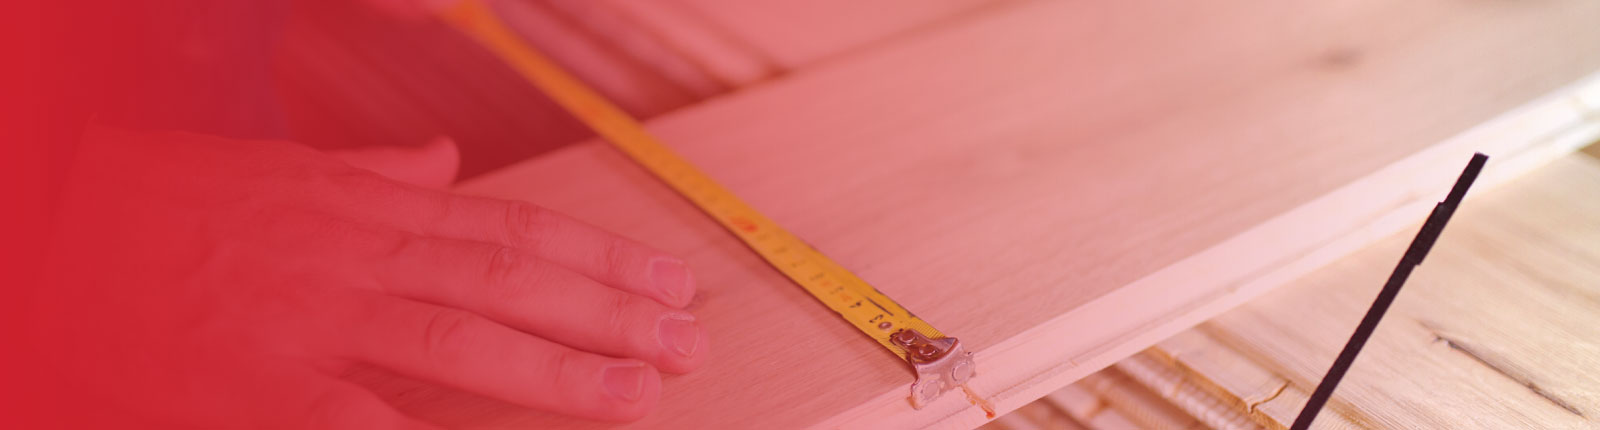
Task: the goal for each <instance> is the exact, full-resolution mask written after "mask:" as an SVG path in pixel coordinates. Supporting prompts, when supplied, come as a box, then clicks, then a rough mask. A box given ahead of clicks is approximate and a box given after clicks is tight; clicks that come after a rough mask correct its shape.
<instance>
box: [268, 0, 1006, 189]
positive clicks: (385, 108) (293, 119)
mask: <svg viewBox="0 0 1600 430" xmlns="http://www.w3.org/2000/svg"><path fill="white" fill-rule="evenodd" d="M490 3H491V4H493V5H494V6H495V9H496V10H497V11H499V12H500V13H501V15H502V16H503V17H504V18H505V19H506V20H507V21H508V22H510V23H511V24H512V25H513V26H514V27H515V28H516V29H517V30H518V31H519V33H521V34H522V35H523V36H524V37H525V38H526V40H527V41H528V42H529V43H530V44H532V45H535V46H537V47H539V48H540V49H541V50H543V51H545V52H546V53H547V54H549V55H550V56H551V57H552V58H553V59H554V60H555V61H556V62H558V63H560V64H561V65H562V66H563V67H565V68H567V69H568V70H569V71H571V72H573V73H574V74H576V75H578V76H579V77H580V78H582V79H584V80H585V81H586V82H587V83H588V84H589V85H591V86H594V87H595V88H596V89H598V90H600V91H601V92H602V93H603V94H605V95H606V97H607V98H609V99H611V100H613V101H615V102H617V103H618V104H619V105H620V106H622V107H623V108H625V109H627V110H628V111H629V112H630V113H631V114H633V115H635V116H638V117H641V118H652V117H654V116H656V115H660V114H662V113H665V112H669V111H672V110H674V109H678V108H681V107H684V106H688V105H691V104H693V103H696V102H699V101H701V100H705V99H708V98H711V97H715V96H717V95H720V94H724V93H727V92H730V91H737V90H738V89H740V88H743V87H746V86H749V85H752V84H756V83H759V82H763V81H766V80H769V79H773V78H776V77H778V76H782V75H784V74H786V73H789V72H791V71H793V70H796V69H798V68H803V67H806V66H808V65H811V64H815V63H818V62H821V61H824V60H826V59H827V58H831V57H834V56H840V55H843V54H844V53H848V52H853V51H857V50H865V49H869V48H870V47H872V46H875V45H877V44H881V43H884V42H885V41H887V40H892V39H895V38H897V37H903V36H904V35H906V34H908V33H915V32H917V31H919V30H922V29H925V28H929V27H934V26H937V25H938V24H940V23H942V22H945V21H947V20H951V19H956V18H958V17H961V16H964V15H969V14H973V13H977V12H981V11H982V10H984V9H985V8H986V5H989V4H1002V3H1005V2H1004V1H996V0H987V1H986V0H869V1H863V0H830V1H792V0H762V1H748V0H731V1H707V0H661V1H626V0H605V1H594V0H491V1H490ZM292 9H293V14H292V16H291V17H290V19H289V22H288V23H287V26H286V28H285V29H284V31H283V42H282V47H281V49H280V50H279V52H277V57H278V61H277V63H278V67H277V68H278V72H279V73H278V75H279V78H280V79H279V81H280V82H279V86H280V90H281V91H280V92H281V95H282V99H283V103H284V105H285V110H286V111H287V112H288V113H289V119H290V123H291V124H290V125H291V130H290V136H288V137H291V138H293V139H294V140H296V141H300V142H304V143H307V144H311V145H313V146H318V147H324V148H348V147H359V146H380V145H421V144H423V143H426V142H428V141H431V140H432V139H433V138H434V137H435V136H440V135H447V136H451V137H453V138H455V140H456V142H457V144H458V145H459V146H461V147H462V148H463V159H462V161H463V166H462V177H463V178H470V177H473V176H476V175H478V174H481V173H483V172H486V171H489V170H492V169H495V168H499V167H502V166H505V165H509V164H512V163H515V162H517V161H521V160H523V159H526V158H529V157H532V156H536V155H539V154H543V153H545V152H547V151H550V150H552V149H555V148H559V147H561V146H563V145H566V144H571V143H575V142H578V141H581V139H583V138H586V137H588V136H590V134H589V133H588V131H587V130H586V129H584V128H583V127H582V126H581V125H579V124H578V123H576V122H575V121H573V120H571V119H570V118H568V117H567V116H566V114H565V113H564V112H562V111H561V110H560V108H558V107H556V106H554V105H553V104H551V103H550V102H549V101H548V100H547V99H546V98H544V97H543V95H541V94H539V93H538V92H537V91H535V90H534V89H532V88H531V87H529V86H528V85H526V84H525V83H524V82H523V81H522V80H521V79H520V78H519V77H517V76H516V75H515V74H514V73H512V72H511V71H510V70H509V69H507V68H506V67H504V66H503V65H501V64H499V63H498V62H497V61H496V60H495V59H494V58H492V57H491V56H490V55H489V54H488V53H487V52H485V51H484V50H482V49H480V48H479V47H477V46H476V45H474V44H473V43H472V42H471V41H470V40H468V39H467V38H465V37H462V36H461V35H460V34H456V33H455V32H454V31H453V30H451V29H449V28H447V27H445V26H443V25H441V24H440V23H439V22H436V21H433V20H429V19H401V18H399V17H396V16H392V15H386V14H384V13H380V12H379V11H377V10H374V8H372V7H370V2H367V1H366V0H304V1H295V2H294V7H293V8H292ZM263 54H264V53H263Z"/></svg>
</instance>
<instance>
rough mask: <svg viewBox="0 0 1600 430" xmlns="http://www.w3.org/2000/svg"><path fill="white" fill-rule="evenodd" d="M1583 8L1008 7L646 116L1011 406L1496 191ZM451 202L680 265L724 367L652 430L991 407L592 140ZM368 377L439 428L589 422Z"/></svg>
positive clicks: (881, 418)
mask: <svg viewBox="0 0 1600 430" xmlns="http://www.w3.org/2000/svg"><path fill="white" fill-rule="evenodd" d="M1596 19H1600V4H1597V3H1595V2H1590V1H1581V0H1580V1H1551V2H1540V3H1515V4H1512V3H1496V2H1478V3H1467V2H1451V3H1442V2H1437V3H1405V4H1394V3H1392V2H1382V1H1375V0H1374V1H1359V2H1340V3H1337V4H1333V3H1329V4H1322V3H1311V4H1292V5H1291V4H1281V3H1276V2H1268V1H1265V0H1249V1H1234V2H1227V3H1222V4H1204V5H1201V4H1196V5H1186V4H1171V3H1167V2H1156V1H1128V2H1058V1H1032V2H1015V3H1007V4H1005V5H1004V7H997V8H996V9H994V10H990V11H987V12H986V13H983V14H981V15H977V16H974V17H972V18H970V19H965V20H960V21H958V22H950V23H946V24H944V25H942V26H940V28H938V29H936V30H930V31H926V32H923V33H921V34H918V35H916V37H909V38H904V39H901V40H897V41H895V42H894V43H888V44H884V45H883V46H879V47H876V48H875V49H872V50H869V51H857V52H854V53H850V54H847V55H844V56H842V57H839V58H835V59H834V60H832V61H827V62H824V63H822V64H818V65H815V66H813V67H809V68H807V69H806V70H803V71H800V72H796V73H793V74H791V75H789V76H786V77H784V78H782V79H778V80H775V81H771V82H768V83H765V84H762V85H757V86H754V87H750V88H747V89H745V90H743V91H740V92H738V93H736V94H732V95H728V96H724V97H721V98H718V99H715V100H712V101H710V102H706V103H701V104H698V105H695V106H693V107H689V108H685V109H681V110H677V111H673V112H671V113H668V114H666V115H663V116H660V117H657V118H655V119H653V120H651V121H650V122H649V126H650V128H651V129H652V131H654V132H656V133H657V134H658V135H659V136H660V137H662V138H663V139H664V140H665V141H667V142H668V143H670V144H672V145H673V146H674V147H675V148H676V149H678V150H679V151H680V152H681V153H682V154H683V155H685V156H686V157H687V158H689V159H690V160H693V161H694V162H696V163H697V164H698V165H700V166H702V167H703V168H704V169H705V170H706V171H707V172H708V173H710V174H711V175H712V176H713V177H716V178H718V179H719V180H721V181H722V182H723V183H724V184H726V185H727V186H729V187H730V188H731V189H733V190H734V191H735V192H737V193H739V194H740V195H742V196H744V197H745V198H746V199H747V200H748V201H750V203H752V204H753V205H754V206H755V207H757V208H759V209H761V210H763V211H764V212H766V213H767V214H768V215H770V216H772V217H773V218H774V219H775V220H777V221H778V222H779V223H781V224H783V225H785V226H787V227H789V228H790V229H791V230H793V231H795V232H796V233H797V234H799V235H800V236H802V237H804V238H806V239H808V240H809V241H810V242H811V243H813V244H814V245H816V246H817V247H818V248H819V249H821V250H822V251H823V252H825V253H827V254H829V255H830V256H832V257H834V258H835V259H836V260H838V261H839V262H840V263H841V264H843V265H844V266H846V267H848V268H850V269H852V270H854V271H856V272H857V273H858V274H859V275H861V276H862V277H863V278H864V279H866V280H868V281H869V282H872V283H874V284H875V285H876V286H877V287H878V288H879V289H881V290H883V291H884V292H885V293H887V294H889V295H890V296H892V297H895V298H896V299H898V300H899V301H900V302H901V303H902V304H904V305H906V306H907V307H908V308H910V309H914V310H916V311H917V312H918V314H919V316H922V317H923V318H925V319H927V320H928V321H930V322H932V323H933V324H934V325H936V326H938V327H940V328H941V329H942V330H944V331H945V332H947V333H949V334H952V335H955V336H959V337H960V338H961V339H962V340H963V341H964V342H965V343H966V344H967V345H969V348H973V349H974V350H976V351H978V358H977V360H978V376H977V377H976V378H975V379H974V381H973V383H972V385H973V387H974V388H975V389H977V391H979V392H981V393H984V394H986V395H989V396H992V398H993V400H994V401H995V403H996V405H997V406H998V407H999V408H1000V409H1001V410H1002V412H1004V411H1009V410H1011V409H1015V408H1018V407H1020V406H1022V405H1024V404H1026V403H1028V402H1030V401H1032V400H1034V399H1036V398H1039V397H1043V396H1044V395H1046V394H1048V393H1050V392H1052V391H1055V390H1056V389H1058V388H1060V387H1062V386H1065V385H1066V384H1067V383H1069V382H1072V381H1073V380H1076V379H1078V378H1081V377H1083V376H1085V375H1087V374H1089V373H1091V372H1092V371H1094V370H1097V369H1099V368H1100V367H1104V366H1106V365H1109V364H1111V363H1112V362H1114V361H1116V360H1117V359H1120V358H1122V357H1125V356H1127V355H1130V354H1132V353H1134V352H1136V351H1138V350H1140V349H1143V348H1145V347H1147V346H1149V345H1151V344H1154V343H1155V342H1156V341H1158V340H1160V339H1163V338H1166V337H1168V336H1170V335H1171V334H1174V333H1176V332H1178V331H1180V330H1182V329H1183V328H1186V327H1189V326H1192V325H1194V324H1196V323H1198V322H1200V321H1202V320H1204V319H1205V318H1207V317H1209V316H1211V315H1215V314H1217V313H1220V312H1221V311H1223V310H1225V309H1227V308H1229V307H1231V306H1233V305H1236V304H1238V303H1241V302H1243V301H1244V300H1246V299H1248V298H1250V297H1253V296H1255V295H1257V294H1259V293H1261V292H1263V291H1266V290H1267V289H1270V288H1271V287H1274V286H1276V285H1279V284H1282V283H1284V282H1286V281H1288V280H1291V279H1294V278H1295V277H1297V276H1299V275H1301V274H1303V273H1305V272H1307V271H1309V270H1311V269H1314V268H1316V267H1318V266H1320V265H1322V264H1323V263H1326V262H1329V261H1332V260H1333V259H1335V258H1336V257H1338V256H1341V255H1344V254H1346V253H1348V252H1350V251H1352V250H1355V249H1358V248H1359V247H1361V246H1362V245H1365V244H1366V243H1368V242H1369V241H1371V240H1373V239H1376V238H1379V237H1383V236H1385V235H1386V234H1388V233H1390V232H1392V231H1394V230H1396V229H1399V228H1401V227H1402V226H1404V225H1407V224H1409V223H1411V222H1412V221H1414V220H1417V219H1420V218H1421V217H1422V216H1423V215H1425V214H1426V208H1427V207H1428V206H1430V205H1431V204H1432V201H1433V200H1436V199H1437V197H1436V194H1438V193H1441V192H1442V190H1443V189H1444V188H1445V187H1446V186H1447V185H1448V183H1449V180H1450V179H1453V178H1454V173H1455V172H1456V171H1458V170H1459V168H1460V164H1461V163H1463V162H1464V161H1465V160H1466V157H1467V155H1468V154H1470V153H1471V152H1472V151H1474V150H1481V151H1485V152H1489V153H1490V154H1491V155H1492V156H1494V157H1495V158H1494V161H1492V162H1491V164H1490V168H1489V169H1490V171H1489V174H1488V175H1487V176H1486V177H1485V178H1484V181H1485V182H1486V183H1493V182H1495V181H1497V180H1502V179H1503V178H1506V177H1510V176H1514V175H1515V174H1516V173H1520V172H1521V171H1523V170H1526V169H1528V168H1531V167H1534V166H1536V165H1538V164H1540V163H1542V162H1543V161H1545V160H1548V159H1550V158H1553V157H1554V156H1555V155H1556V154H1560V153H1563V152H1565V151H1569V150H1570V149H1572V148H1573V147H1576V146H1577V145H1578V144H1577V143H1576V142H1577V141H1576V140H1575V139H1577V138H1578V137H1573V136H1578V135H1583V134H1585V133H1587V134H1589V135H1592V134H1593V132H1594V129H1595V128H1596V127H1594V123H1593V121H1592V119H1593V116H1594V114H1593V112H1594V111H1595V110H1596V109H1597V107H1600V103H1589V102H1587V101H1585V99H1581V98H1578V97H1575V96H1574V94H1578V93H1579V92H1580V91H1592V87H1593V84H1592V82H1591V81H1584V83H1585V84H1587V85H1589V86H1588V87H1584V86H1571V85H1569V84H1572V83H1574V82H1575V81H1580V80H1581V79H1582V78H1584V77H1585V76H1587V75H1588V74H1590V73H1593V72H1594V71H1596V70H1600V27H1597V26H1594V25H1592V23H1593V22H1595V20H1596ZM1153 29H1159V30H1153ZM1545 95H1551V96H1549V97H1547V98H1542V99H1541V98H1540V97H1541V96H1545ZM1589 100H1591V101H1592V99H1589ZM1491 119H1493V120H1492V121H1491ZM1469 129H1470V130H1469ZM462 189H463V190H465V191H467V192H472V193H478V194H485V195H495V196H501V197H508V198H518V199H525V200H528V201H532V202H534V203H538V204H541V205H545V206H548V207H551V208H554V209H557V210H560V211H563V212H566V213H568V214H571V215H573V216H575V217H578V218H580V219H584V220H587V221H590V222H592V223H594V224H597V225H599V226H602V227H605V228H608V229H611V230H614V231H618V232H620V233H622V234H625V235H628V236H630V237H634V238H636V239H639V240H641V241H644V242H646V243H649V244H651V245H654V246H656V247H659V248H661V249H664V250H666V251H669V252H673V253H676V254H679V255H683V256H685V257H686V258H687V259H688V260H689V261H690V262H691V265H692V266H693V267H694V269H695V270H696V276H697V278H698V279H699V280H700V285H701V294H700V296H699V297H698V298H697V302H696V304H695V305H694V309H695V311H696V312H697V314H698V315H701V319H700V320H701V321H703V322H704V323H705V324H706V326H707V328H708V329H709V330H710V333H711V336H712V342H713V343H712V351H713V353H712V354H713V355H712V357H711V359H710V360H708V362H707V363H706V365H705V367H704V369H703V370H701V371H699V372H695V373H693V374H689V375H684V376H679V377H669V378H668V379H667V380H666V381H665V385H664V388H663V389H664V391H665V394H664V396H663V400H662V404H661V407H660V408H659V410H658V411H657V412H656V413H655V414H653V415H651V416H650V417H648V418H646V419H645V420H643V421H640V422H637V423H634V424H632V425H633V426H635V427H641V428H710V427H731V428H748V427H776V428H790V427H804V426H815V427H827V428H833V427H846V428H881V427H926V426H938V427H948V428H955V427H968V428H970V427H975V426H977V425H978V424H981V423H982V422H984V421H985V418H984V416H983V413H982V412H980V411H978V410H977V409H976V408H975V407H971V406H970V405H968V404H967V403H966V402H965V401H964V399H961V398H960V396H946V397H944V398H942V399H941V400H940V401H938V402H936V403H934V404H933V405H930V406H929V407H928V408H926V409H924V410H922V411H913V410H912V409H911V408H910V406H909V404H907V402H906V401H905V396H906V389H907V386H908V384H909V383H910V382H911V378H912V376H911V372H910V370H909V369H908V368H907V366H906V365H905V364H904V363H902V362H898V361H897V360H896V359H895V357H894V356H893V355H892V354H890V353H889V352H888V351H885V350H882V349H881V348H879V347H878V346H877V345H876V344H874V343H873V342H870V341H867V340H866V339H865V338H863V337H861V335H860V334H859V333H856V332H854V331H853V329H852V328H851V327H850V326H849V325H847V324H845V323H844V322H842V321H839V320H838V319H837V318H836V317H835V316H834V315H833V314H831V312H828V311H827V310H826V308H824V307H822V306H821V305H820V304H818V303H816V302H815V301H814V300H813V299H811V298H810V297H809V296H806V295H805V294H804V293H803V292H802V291H801V290H800V289H799V288H797V287H794V286H793V285H791V284H790V283H789V282H787V281H786V280H785V279H783V278H782V277H781V276H780V275H778V274H777V273H776V272H775V271H773V270H771V269H770V268H768V267H766V266H765V265H764V264H763V263H762V262H761V261H760V260H759V259H758V258H756V257H755V256H754V255H752V254H751V253H750V252H749V251H748V250H746V249H745V248H743V247H742V246H740V245H739V244H738V243H737V242H736V241H735V240H733V239H732V238H731V237H730V236H728V235H726V234H724V233H723V232H721V231H719V230H718V228H717V227H716V226H715V225H714V224H713V223H711V222H710V221H708V220H706V219H704V218H703V216H701V215H700V214H699V213H697V212H696V211H695V210H694V209H693V208H692V207H690V206H689V205H688V204H687V203H685V202H683V201H681V200H680V199H678V198H677V197H676V196H674V195H673V194H672V193H671V192H670V191H669V190H667V189H665V188H664V187H662V186H661V185H659V184H657V183H656V182H655V181H654V180H653V179H652V178H650V177H649V176H647V175H646V174H645V173H644V172H643V171H641V170H640V169H638V168H637V167H635V166H633V165H631V164H630V162H628V161H626V160H625V159H623V158H622V157H621V156H620V155H619V154H617V153H615V152H614V151H612V150H611V149H609V148H607V147H605V146H603V145H602V144H600V143H598V142H589V143H584V144H580V145H576V146H571V147H567V148H564V149H562V150H559V151H556V152H553V153H550V154H548V155H545V156H543V157H540V158H538V159H535V160H531V161H529V162H525V163H521V164H518V165H516V166H514V167H511V168H508V169H504V170H501V171H499V172H496V173H492V174H489V175H486V176H484V177H482V178H480V179H479V180H476V181H474V182H472V183H470V184H467V185H466V186H464V187H463V188H462ZM369 383H370V384H372V385H374V386H376V387H378V388H379V389H380V391H383V392H385V393H386V394H387V395H388V397H389V399H390V400H392V401H394V402H396V403H397V404H400V405H401V406H402V407H404V408H406V409H407V410H409V411H411V412H413V413H416V414H418V415H420V416H424V417H426V418H429V419H433V420H437V421H440V422H443V423H446V424H451V425H461V426H468V427H529V426H531V427H539V426H552V425H574V426H582V425H592V424H593V423H584V422H580V421H575V420H571V419H567V418H562V417H558V416H554V415H550V414H543V413H538V412H533V411H527V410H522V409H519V408H516V407H513V406H510V405H505V404H501V403H497V402H493V401H489V400H485V399H482V398H478V397H473V396H470V395H467V394H463V393H459V392H456V391H453V390H449V389H446V388H441V387H433V386H428V385H426V384H421V383H417V382H413V381H407V380H404V379H399V378H375V379H374V380H372V381H369Z"/></svg>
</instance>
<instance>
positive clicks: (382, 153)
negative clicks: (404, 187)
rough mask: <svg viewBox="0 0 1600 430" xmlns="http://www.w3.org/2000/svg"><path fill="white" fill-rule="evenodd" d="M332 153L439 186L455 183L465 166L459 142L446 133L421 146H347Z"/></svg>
mask: <svg viewBox="0 0 1600 430" xmlns="http://www.w3.org/2000/svg"><path fill="white" fill-rule="evenodd" d="M328 155H332V156H333V157H334V158H338V159H340V160H343V161H344V162H345V163H349V164H350V165H351V166H355V167H358V168H362V169H367V170H371V171H373V172H377V173H378V174H380V175H383V176H384V177H386V178H389V179H394V180H396V181H400V182H405V183H408V184H412V185H417V186H421V187H427V188H435V189H442V188H445V187H448V186H450V183H452V182H455V179H456V172H457V170H459V169H460V167H461V153H460V151H459V150H458V149H457V148H456V144H455V141H453V140H450V138H448V137H442V136H441V137H439V138H436V139H434V140H433V141H431V142H429V143H428V144H427V145H424V146H421V147H417V148H400V147H377V148H359V149H345V150H336V151H328Z"/></svg>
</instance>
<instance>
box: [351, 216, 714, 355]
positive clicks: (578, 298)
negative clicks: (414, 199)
mask: <svg viewBox="0 0 1600 430" xmlns="http://www.w3.org/2000/svg"><path fill="white" fill-rule="evenodd" d="M401 240H402V241H403V242H404V243H403V244H401V245H399V246H396V247H394V248H393V249H394V250H393V252H392V254H391V255H388V256H385V257H383V258H381V259H380V260H379V261H380V264H382V265H383V266H382V267H381V268H380V270H378V271H377V272H378V273H379V275H378V276H379V279H378V282H379V283H380V284H381V285H382V286H383V288H384V290H385V291H387V292H389V293H390V294H394V295H397V296H401V297H406V298H411V299H415V300H419V301H424V302H429V303H434V304H439V305H443V306H448V307H454V308H459V309H464V310H468V311H472V312H475V313H478V314H480V315H483V316H486V317H488V318H490V319H492V320H495V321H498V322H501V323H503V324H506V325H509V326H511V327H514V328H517V329H520V330H523V331H526V332H529V333H532V334H535V335H538V336H539V337H542V338H545V339H549V340H552V341H555V342H559V343H561V344H565V345H568V346H572V347H574V348H578V349H582V350H585V351H591V352H596V353H600V354H604V355H609V356H613V357H635V358H639V359H643V360H645V361H648V362H650V363H651V364H654V365H655V366H657V368H659V369H661V370H663V371H666V372H672V373H685V372H689V371H692V370H694V369H695V368H696V367H698V366H699V364H700V363H701V362H703V361H704V360H705V357H706V355H707V354H706V350H707V336H706V333H705V330H704V329H703V328H701V327H700V326H699V325H698V324H696V323H695V320H694V316H693V315H691V314H689V313H688V312H686V311H682V310H678V309H674V308H670V307H667V306H665V305H662V304H660V303H657V302H656V301H654V300H651V299H649V298H646V297H644V296H639V295H635V294H631V293H627V292H623V291H619V290H617V289H613V288H609V287H606V286H604V285H601V284H599V283H597V282H595V281H593V280H591V279H589V278H587V277H584V276H581V275H578V274H576V273H573V272H571V271H569V270H566V269H564V268H562V267H560V266H557V265H555V264H551V263H550V262H547V261H542V260H540V259H538V258H534V257H533V256H532V253H530V252H527V251H523V250H522V249H520V248H514V247H508V246H502V245H494V244H487V243H482V242H471V241H458V240H446V239H433V238H425V237H417V236H407V237H405V238H403V239H401Z"/></svg>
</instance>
